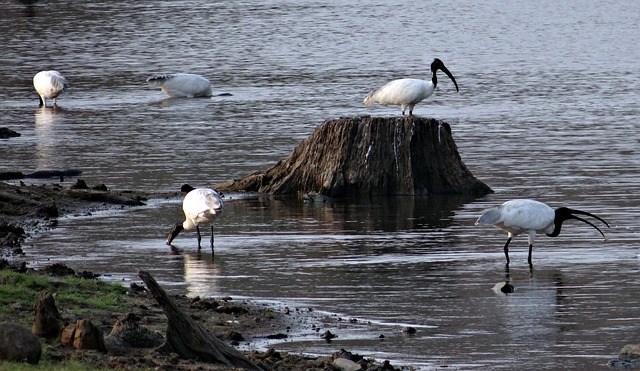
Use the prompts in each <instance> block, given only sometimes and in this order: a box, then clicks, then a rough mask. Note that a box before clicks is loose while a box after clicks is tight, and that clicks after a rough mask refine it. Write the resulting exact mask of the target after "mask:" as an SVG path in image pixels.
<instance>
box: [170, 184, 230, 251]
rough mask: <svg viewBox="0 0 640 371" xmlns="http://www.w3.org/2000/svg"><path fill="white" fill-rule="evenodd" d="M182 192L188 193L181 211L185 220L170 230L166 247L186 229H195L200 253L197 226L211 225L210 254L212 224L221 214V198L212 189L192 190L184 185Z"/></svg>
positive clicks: (198, 228)
mask: <svg viewBox="0 0 640 371" xmlns="http://www.w3.org/2000/svg"><path fill="white" fill-rule="evenodd" d="M182 190H183V191H184V192H188V193H187V195H186V196H185V198H184V201H183V202H182V210H183V211H184V216H185V218H186V220H185V221H184V222H183V223H178V224H176V225H174V226H173V228H171V231H170V232H169V236H168V237H167V245H171V241H173V239H174V238H176V236H178V234H179V233H180V232H181V231H182V230H184V229H186V230H192V229H194V228H195V230H196V232H197V233H198V251H200V239H201V237H200V227H199V224H202V223H209V224H210V225H211V253H213V223H214V222H215V220H216V218H217V217H218V215H220V213H222V206H223V205H222V197H221V196H220V194H219V193H218V192H216V191H214V190H213V189H209V188H193V187H191V186H188V185H185V186H183V187H182Z"/></svg>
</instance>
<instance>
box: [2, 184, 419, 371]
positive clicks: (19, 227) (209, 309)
mask: <svg viewBox="0 0 640 371" xmlns="http://www.w3.org/2000/svg"><path fill="white" fill-rule="evenodd" d="M61 180H64V179H61ZM13 182H14V183H8V182H0V251H1V254H0V258H2V259H3V260H4V261H7V262H10V269H14V270H15V269H17V270H23V271H28V270H29V267H28V265H27V264H26V263H24V261H23V260H21V257H23V256H24V255H25V251H24V250H23V249H28V247H24V246H23V242H24V241H25V239H27V238H29V237H33V236H36V235H39V234H42V233H46V232H47V231H48V230H50V229H52V228H55V227H56V224H57V222H56V220H57V218H59V217H64V216H73V215H91V214H92V213H94V212H97V211H104V210H118V209H124V208H129V207H136V206H142V205H144V204H145V202H146V201H147V200H149V199H170V198H177V197H180V195H181V194H180V191H179V190H176V192H171V193H162V194H161V193H156V194H151V193H145V192H138V191H119V190H118V191H116V190H109V189H108V188H107V187H106V186H104V185H103V184H85V183H84V182H83V181H82V180H79V179H78V180H71V181H66V182H56V181H55V180H53V179H47V180H44V181H41V182H40V183H38V184H28V183H25V182H24V181H22V180H15V181H13ZM27 252H28V251H27ZM69 268H71V270H73V267H72V266H71V267H69ZM31 271H33V270H31ZM72 272H74V271H72ZM37 273H39V274H45V275H49V274H51V272H37ZM67 273H68V272H67ZM73 274H75V275H77V276H83V277H91V276H98V277H99V275H100V272H74V273H73ZM174 300H175V301H176V302H177V303H178V305H179V306H180V308H182V309H183V310H185V311H186V312H187V313H188V314H189V315H190V316H191V317H192V318H194V319H196V320H197V321H198V322H199V323H200V324H202V325H203V326H205V327H206V328H207V329H208V330H209V331H211V332H212V333H214V334H215V335H216V336H217V337H219V338H220V339H221V340H223V341H225V342H227V343H228V344H231V345H233V346H235V347H237V348H238V349H239V350H240V351H242V352H243V353H244V354H245V355H246V356H247V357H249V358H250V359H252V360H253V361H255V362H257V363H258V364H260V365H261V367H264V368H265V369H273V370H299V369H307V370H332V369H338V368H336V366H334V363H333V362H334V359H335V358H338V357H340V358H348V357H353V358H352V359H353V360H358V361H359V363H360V364H361V365H362V366H363V368H362V369H367V370H383V369H384V370H401V369H402V370H411V369H413V368H411V367H402V368H397V367H394V366H392V365H391V364H390V363H389V362H387V361H375V360H371V359H368V358H366V355H364V357H365V358H363V357H361V356H358V355H350V353H349V352H346V351H344V350H341V349H340V348H339V347H338V346H337V347H336V349H335V353H333V354H327V355H304V354H287V353H280V352H277V351H274V350H273V349H266V348H268V347H269V344H271V343H273V342H274V341H286V340H283V339H288V338H290V336H292V335H293V334H295V333H305V332H309V333H311V332H312V333H314V336H318V337H324V338H325V339H327V341H328V342H330V337H331V336H332V334H330V333H327V332H326V331H325V330H326V329H325V327H326V326H325V325H326V323H327V322H331V321H334V322H335V321H336V320H340V319H336V318H323V317H322V316H321V315H318V314H316V313H314V311H313V309H312V308H288V307H285V306H279V305H275V304H274V305H266V304H263V303H254V302H251V301H247V300H240V301H237V300H233V298H219V299H216V298H206V299H205V298H188V297H186V296H184V295H175V296H174ZM130 301H131V313H134V314H136V315H137V316H140V317H141V318H144V325H145V326H148V327H150V329H152V330H155V331H158V332H160V333H163V334H164V330H165V329H166V317H165V316H164V314H163V313H162V310H161V309H160V308H159V307H158V305H157V303H155V302H154V299H153V298H152V297H151V295H150V294H149V293H148V292H147V291H145V290H142V291H137V292H136V294H135V295H132V296H131V297H130ZM221 308H222V309H221ZM20 315H22V316H27V317H29V316H31V317H32V316H33V313H32V311H29V310H27V311H23V313H21V314H20ZM121 315H125V313H110V314H104V315H103V317H102V318H99V319H97V321H98V322H99V323H101V324H102V329H103V332H104V333H105V336H106V334H108V333H109V331H110V327H111V326H113V324H114V322H115V321H116V319H117V318H118V317H119V316H121ZM14 319H15V318H14ZM2 320H8V321H11V320H12V318H11V316H9V317H8V318H6V317H5V318H3V319H2ZM15 320H16V322H19V321H17V319H15ZM68 320H70V321H74V320H76V319H75V318H68ZM23 321H24V318H23ZM45 348H46V349H47V351H48V352H49V353H50V354H57V357H59V358H60V359H69V358H74V357H77V352H74V351H73V349H66V348H62V347H60V346H55V345H51V344H45ZM257 348H258V349H265V351H256V350H255V349H257ZM252 349H253V350H252ZM250 350H251V351H250ZM142 353H143V354H144V356H143V357H140V354H141V350H140V349H133V350H130V351H124V352H123V351H122V350H120V351H119V354H117V355H116V354H109V353H107V354H101V353H95V354H94V353H91V354H90V356H86V355H84V356H82V357H89V358H90V359H87V361H88V362H89V364H91V365H92V367H96V366H103V367H109V368H111V367H117V368H138V367H139V368H142V369H145V368H154V369H164V368H167V367H168V368H171V369H178V370H195V369H199V370H233V369H236V368H234V367H231V366H221V365H212V364H208V363H203V362H197V361H193V360H182V359H177V358H176V357H173V356H171V355H163V354H159V353H158V352H156V351H154V350H153V349H144V350H143V352H142Z"/></svg>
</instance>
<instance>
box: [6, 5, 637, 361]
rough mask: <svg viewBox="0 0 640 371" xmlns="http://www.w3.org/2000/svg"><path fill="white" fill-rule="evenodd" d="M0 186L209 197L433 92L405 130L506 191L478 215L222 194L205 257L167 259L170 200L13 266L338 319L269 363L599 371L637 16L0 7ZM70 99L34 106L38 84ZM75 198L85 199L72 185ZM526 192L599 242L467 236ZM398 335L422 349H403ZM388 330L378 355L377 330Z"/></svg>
mask: <svg viewBox="0 0 640 371" xmlns="http://www.w3.org/2000/svg"><path fill="white" fill-rule="evenodd" d="M0 7H2V9H3V11H2V13H1V14H0V20H1V22H0V33H1V34H2V35H3V53H2V55H1V56H0V60H1V63H0V75H2V81H3V82H2V84H1V87H2V89H0V127H8V128H10V129H12V130H15V131H18V132H20V133H22V136H20V137H18V138H12V139H3V140H0V159H1V161H2V162H1V163H0V171H23V172H25V173H27V172H31V171H35V170H46V169H67V168H77V169H80V170H82V171H83V174H82V178H83V179H85V180H86V181H87V182H88V183H89V184H96V183H104V184H106V185H107V186H108V187H110V188H113V189H139V190H149V191H163V192H164V191H170V190H175V189H177V188H178V187H179V186H180V185H181V184H183V183H190V184H192V185H210V184H215V183H217V182H219V181H222V180H228V179H234V178H238V177H240V176H242V175H245V174H247V173H249V172H252V171H255V170H258V169H263V168H266V167H268V166H270V165H272V164H273V163H275V162H276V161H278V160H281V159H283V158H285V157H286V156H287V155H288V154H289V153H290V152H291V151H292V150H293V149H294V148H295V146H296V145H297V144H298V143H299V142H300V141H301V140H302V139H304V138H306V137H307V136H308V135H310V134H311V132H312V131H313V129H314V127H316V126H317V125H318V124H320V123H322V122H323V121H324V120H326V119H330V118H334V117H340V116H359V115H376V116H392V115H397V114H399V112H400V110H399V108H398V107H381V106H376V107H373V108H365V107H363V106H362V98H363V97H364V95H366V93H368V92H369V91H370V90H371V89H372V88H374V87H376V86H379V85H381V84H382V83H384V82H386V81H388V80H391V79H394V78H400V77H422V78H428V70H429V63H430V62H431V60H432V59H433V58H434V57H438V58H440V59H442V60H443V61H444V63H445V64H446V65H447V66H448V67H449V69H450V70H451V71H452V73H453V74H454V75H455V76H456V79H457V81H458V84H459V86H460V93H459V94H456V93H455V89H454V87H453V84H452V83H451V82H450V81H449V80H447V79H446V77H445V76H444V75H442V77H441V78H440V80H439V85H438V88H439V89H438V92H437V93H436V94H435V95H434V96H432V97H431V98H429V99H428V100H426V101H424V102H422V103H420V104H418V105H417V106H416V109H415V110H414V113H415V114H416V115H420V116H428V117H436V118H439V119H442V120H445V121H447V122H449V123H450V124H451V126H452V131H453V136H454V139H455V141H456V144H457V145H458V149H459V151H460V155H461V157H462V159H463V161H464V162H465V164H466V165H467V166H468V167H469V169H470V170H471V171H472V172H473V173H474V175H475V176H476V177H478V178H479V179H481V180H482V181H484V182H485V183H487V184H488V185H490V186H491V187H492V188H493V189H494V191H495V193H494V194H491V195H489V196H487V197H483V198H480V199H467V198H450V197H446V198H443V197H432V198H413V197H390V198H376V199H372V200H367V201H358V200H335V201H332V202H329V203H326V204H308V203H302V202H300V201H298V200H295V199H288V198H272V197H266V196H265V197H246V196H243V195H227V199H226V203H225V214H224V215H223V217H222V218H221V219H220V223H219V224H218V226H217V227H216V256H215V260H214V261H213V262H212V260H211V254H210V252H209V251H206V250H203V252H202V254H201V255H198V254H197V253H196V249H195V238H194V233H188V232H185V233H184V234H182V235H181V236H180V237H179V238H178V239H177V240H176V243H175V244H176V246H177V248H178V250H179V251H178V254H175V253H172V252H171V250H170V249H169V248H168V247H167V246H166V245H164V239H165V237H166V233H167V232H168V229H169V228H170V225H171V224H173V223H175V222H178V221H180V219H181V218H182V216H181V210H180V204H179V203H180V200H179V199H177V198H176V199H174V200H151V201H150V202H149V205H148V206H145V207H142V208H137V209H131V210H124V211H121V212H117V213H103V214H102V213H98V214H96V215H93V216H92V217H86V216H78V217H72V218H65V219H62V220H60V222H59V227H58V228H56V229H54V230H52V231H51V232H49V233H46V234H44V235H42V236H40V237H38V238H35V239H32V240H30V241H29V242H28V243H27V246H26V247H25V250H26V253H27V258H28V259H30V261H31V263H32V264H33V265H35V266H37V265H39V264H48V263H50V262H51V261H63V262H65V263H67V264H70V265H71V266H73V267H74V268H76V269H77V270H91V271H94V272H101V273H105V274H106V275H108V276H107V277H110V278H111V279H113V280H118V281H120V280H125V282H128V281H129V280H132V279H135V272H137V271H138V270H140V269H145V270H149V271H151V272H152V274H154V276H155V277H156V278H157V279H158V280H159V281H160V282H162V284H163V285H166V286H167V287H170V288H171V289H174V290H176V291H178V292H185V293H187V294H189V295H201V296H215V297H218V296H223V295H224V296H226V295H230V296H232V297H238V298H242V297H246V298H252V299H256V300H270V301H278V302H281V303H284V304H286V305H289V306H294V307H299V308H307V307H313V308H314V309H315V310H316V311H318V312H326V313H327V314H328V315H329V316H332V315H335V316H339V317H340V318H344V319H345V322H346V319H347V318H354V319H357V320H358V321H357V323H355V324H346V323H342V324H340V323H338V322H336V323H335V328H334V327H331V328H329V329H330V330H331V331H332V332H336V333H337V334H338V335H339V337H338V338H336V339H335V340H334V341H333V342H332V343H331V344H326V343H325V342H324V341H321V340H320V339H319V338H318V337H316V335H317V334H314V333H313V332H312V331H302V333H301V334H300V336H299V337H296V338H295V339H291V340H289V341H287V342H284V343H282V344H278V345H276V347H277V348H278V349H282V350H289V351H294V352H298V351H305V352H310V353H321V354H326V353H328V352H332V351H335V350H337V349H339V348H346V349H349V350H351V351H354V352H359V353H362V354H367V355H371V356H374V357H376V358H380V359H390V360H392V361H393V362H394V363H397V364H409V365H414V366H420V367H424V368H425V369H428V368H436V367H439V366H449V367H452V368H459V369H487V368H491V369H500V368H502V369H513V368H515V367H521V368H525V369H595V368H605V367H606V362H607V361H608V360H609V359H610V358H614V357H615V356H616V355H617V352H618V350H619V349H620V348H621V347H622V346H623V345H625V344H627V343H634V342H635V343H637V333H638V331H639V330H640V325H639V323H640V321H639V320H640V301H639V300H638V298H639V297H640V288H639V284H640V280H639V279H638V273H639V272H638V268H639V264H638V247H639V243H638V242H639V241H638V232H639V230H640V227H639V225H638V224H639V223H638V218H637V210H638V207H639V206H640V200H639V199H638V194H640V155H639V150H638V147H639V141H640V136H639V134H638V124H639V118H640V108H639V105H638V91H640V77H639V76H640V71H639V68H640V65H639V64H638V60H640V51H639V49H638V47H637V46H638V45H640V29H639V28H640V26H638V22H637V15H638V14H640V2H637V1H632V0H628V1H618V2H614V3H603V2H595V1H570V2H561V3H559V2H554V1H542V2H524V1H514V2H506V3H504V2H498V1H486V2H482V3H468V2H464V1H450V2H447V3H446V4H437V5H436V4H429V3H428V2H420V1H409V2H407V1H397V0H390V1H374V2H368V3H362V4H354V3H353V2H348V1H344V0H330V1H325V2H311V1H296V2H287V1H279V0H273V1H251V0H249V1H244V2H232V3H228V2H209V1H197V0H194V1H180V2H177V1H176V2H172V1H164V2H161V1H138V2H112V1H91V2H79V1H78V2H65V1H56V2H45V1H41V2H37V3H36V4H35V5H33V6H26V5H23V4H21V3H20V2H18V1H0ZM42 69H56V70H58V71H60V72H62V73H63V74H64V75H65V76H66V77H67V78H68V80H69V86H70V88H69V91H68V92H67V93H66V94H64V95H63V96H61V98H60V99H59V101H58V103H59V106H58V107H57V108H55V109H53V108H45V109H42V108H38V103H37V96H36V94H35V92H34V91H33V88H32V86H31V79H32V77H33V75H34V74H35V73H36V72H37V71H39V70H42ZM169 72H191V73H197V74H201V75H204V76H206V77H207V78H209V79H210V80H211V81H212V83H213V85H214V88H213V90H214V92H215V93H231V94H232V95H231V96H216V97H213V98H210V99H209V98H204V99H167V98H166V97H165V96H164V95H163V93H162V92H160V91H158V90H155V89H152V88H150V87H148V86H147V85H146V83H145V79H146V78H147V77H149V76H151V75H153V74H157V73H169ZM69 181H74V180H73V179H71V180H69ZM516 197H532V198H537V199H540V200H543V201H545V202H548V203H549V204H551V205H552V206H554V207H556V206H559V205H562V204H564V205H568V206H572V207H575V208H579V209H584V210H588V211H591V212H593V213H596V214H598V215H600V216H602V217H603V218H605V219H606V220H607V221H609V222H610V224H611V229H608V230H605V233H606V234H607V237H608V238H609V241H607V242H602V239H601V238H600V237H599V235H598V234H597V232H596V231H594V230H593V229H590V228H589V227H588V226H585V225H580V224H576V223H571V222H568V223H567V224H566V226H565V228H564V229H563V233H562V234H561V235H560V236H559V237H557V238H547V237H545V236H541V237H540V238H539V239H538V240H537V244H536V246H535V247H534V252H533V260H534V266H535V269H534V270H533V272H530V271H529V268H528V266H527V264H526V250H527V249H526V238H525V237H519V238H517V239H515V240H514V242H512V244H511V258H512V264H511V270H510V272H509V277H508V278H509V279H510V280H511V283H512V284H513V285H514V286H515V287H516V291H515V292H514V293H513V294H510V295H507V296H505V295H502V294H496V293H494V292H493V291H492V290H491V289H492V287H493V286H494V284H496V283H498V282H500V281H504V280H505V279H506V278H507V277H506V272H505V270H504V255H503V253H502V246H503V244H504V241H505V239H506V235H505V234H503V233H502V232H500V231H498V230H495V229H492V228H486V227H477V226H474V225H473V222H474V221H475V219H476V218H477V216H478V215H479V213H480V212H481V211H482V210H483V209H484V208H486V207H488V206H491V205H494V204H499V203H501V202H503V201H505V200H508V199H511V198H516ZM403 326H413V327H415V328H416V329H417V330H418V331H417V333H416V334H415V335H413V336H403V335H402V332H401V329H402V327H403ZM380 334H384V335H385V338H384V339H383V340H381V339H379V335H380Z"/></svg>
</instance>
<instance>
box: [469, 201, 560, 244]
mask: <svg viewBox="0 0 640 371" xmlns="http://www.w3.org/2000/svg"><path fill="white" fill-rule="evenodd" d="M554 220H555V211H554V210H553V209H552V208H551V207H549V206H548V205H547V204H545V203H542V202H540V201H535V200H528V199H516V200H510V201H507V202H505V203H503V204H502V205H500V206H497V207H493V208H491V209H487V210H485V211H483V213H482V215H480V217H479V218H478V220H477V221H476V224H488V225H494V226H496V227H498V228H500V229H502V230H504V231H506V232H508V233H509V237H515V236H517V235H519V234H520V233H527V234H528V235H529V238H530V239H532V238H533V236H535V234H536V232H539V233H546V234H550V233H552V232H553V229H554V227H555V225H554Z"/></svg>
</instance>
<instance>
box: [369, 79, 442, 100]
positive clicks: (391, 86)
mask: <svg viewBox="0 0 640 371" xmlns="http://www.w3.org/2000/svg"><path fill="white" fill-rule="evenodd" d="M432 93H433V89H431V90H430V89H429V82H427V81H424V80H419V79H398V80H393V81H389V82H388V83H386V84H385V85H383V86H382V87H380V88H378V89H375V90H373V91H372V92H370V93H369V94H368V95H367V96H366V97H365V99H364V104H365V105H366V106H370V105H372V104H373V103H380V104H383V105H401V104H410V103H417V102H419V101H421V100H423V99H424V98H426V97H428V96H429V95H431V94H432Z"/></svg>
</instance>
